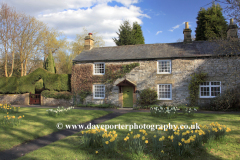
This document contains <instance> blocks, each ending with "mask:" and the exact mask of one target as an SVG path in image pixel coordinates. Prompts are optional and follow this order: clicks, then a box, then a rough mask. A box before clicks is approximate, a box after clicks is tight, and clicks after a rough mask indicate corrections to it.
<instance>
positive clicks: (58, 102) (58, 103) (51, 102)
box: [41, 96, 73, 106]
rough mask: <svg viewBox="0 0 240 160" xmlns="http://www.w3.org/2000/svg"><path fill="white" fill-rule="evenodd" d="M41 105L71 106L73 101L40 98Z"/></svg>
mask: <svg viewBox="0 0 240 160" xmlns="http://www.w3.org/2000/svg"><path fill="white" fill-rule="evenodd" d="M41 105H43V106H73V99H70V100H66V99H55V98H45V97H43V96H41Z"/></svg>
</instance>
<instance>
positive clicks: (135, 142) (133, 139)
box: [124, 129, 148, 154]
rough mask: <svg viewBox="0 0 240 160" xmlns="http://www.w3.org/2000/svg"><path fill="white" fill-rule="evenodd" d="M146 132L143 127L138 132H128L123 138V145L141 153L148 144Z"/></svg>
mask: <svg viewBox="0 0 240 160" xmlns="http://www.w3.org/2000/svg"><path fill="white" fill-rule="evenodd" d="M147 135H148V134H147V132H146V131H145V130H144V129H141V130H139V132H133V131H132V132H130V133H128V134H127V136H126V137H125V138H124V141H125V146H126V147H128V148H129V150H130V151H132V152H136V153H138V154H139V153H141V152H143V150H144V148H145V147H146V145H147V144H148V138H147Z"/></svg>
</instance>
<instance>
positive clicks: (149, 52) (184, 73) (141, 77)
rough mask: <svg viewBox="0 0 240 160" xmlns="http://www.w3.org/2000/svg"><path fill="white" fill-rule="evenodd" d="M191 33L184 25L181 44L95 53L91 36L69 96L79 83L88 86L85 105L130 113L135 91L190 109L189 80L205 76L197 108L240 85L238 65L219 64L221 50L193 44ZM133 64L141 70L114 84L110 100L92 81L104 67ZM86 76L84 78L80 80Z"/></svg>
mask: <svg viewBox="0 0 240 160" xmlns="http://www.w3.org/2000/svg"><path fill="white" fill-rule="evenodd" d="M191 32H192V31H191V29H190V28H189V27H188V22H186V23H185V29H184V30H183V34H184V42H178V43H163V44H141V45H126V46H114V47H97V48H94V47H93V43H94V40H93V38H92V34H91V33H89V34H88V36H86V37H85V46H84V48H85V49H84V51H83V52H82V53H81V54H79V55H78V56H77V57H76V58H75V59H74V60H73V64H74V65H73V68H72V79H71V83H72V84H71V85H72V86H71V87H72V91H73V92H75V93H77V92H79V91H80V90H82V87H83V83H82V81H86V83H85V84H88V87H89V88H90V90H91V92H92V94H90V95H88V96H87V97H86V99H85V101H86V102H87V103H88V102H91V103H103V102H106V99H107V100H108V102H111V103H113V104H115V105H119V106H121V107H134V106H135V105H136V104H135V102H136V99H137V98H138V96H139V94H138V93H139V91H141V90H143V89H146V88H149V87H150V88H153V89H155V90H156V91H157V94H158V100H160V102H164V103H167V104H188V103H189V100H188V99H187V97H188V96H189V90H188V86H189V82H190V80H191V76H190V75H192V74H193V73H196V72H199V71H201V72H205V73H207V74H208V76H207V80H206V82H204V83H202V84H200V87H199V98H198V103H199V104H206V103H208V102H209V100H210V99H211V98H213V97H215V96H217V95H218V94H221V93H223V92H224V91H225V90H226V89H227V88H228V87H229V86H230V87H231V86H232V87H233V86H235V85H236V84H240V79H239V78H237V77H236V75H237V74H236V71H237V72H238V75H240V70H239V62H240V61H239V59H237V58H234V59H233V58H219V56H218V55H217V54H216V53H215V51H216V48H219V47H217V46H218V45H217V44H214V43H211V42H208V41H192V40H191ZM227 34H228V36H227V37H228V38H230V37H237V26H236V25H234V24H233V21H232V20H231V21H230V25H229V28H228V31H227ZM131 63H139V64H140V65H139V66H137V67H135V68H133V69H132V70H131V72H130V73H127V74H126V75H125V76H124V77H123V78H118V79H117V80H115V81H114V82H113V84H112V88H111V90H110V93H111V94H109V95H108V96H106V86H107V84H105V83H101V82H97V81H93V80H90V79H93V78H94V77H101V76H104V75H105V69H106V67H107V66H119V65H124V64H131ZM231 64H234V65H231ZM236 64H237V65H236ZM85 72H88V73H87V74H85V75H84V73H85ZM79 79H81V84H79V81H78V80H79Z"/></svg>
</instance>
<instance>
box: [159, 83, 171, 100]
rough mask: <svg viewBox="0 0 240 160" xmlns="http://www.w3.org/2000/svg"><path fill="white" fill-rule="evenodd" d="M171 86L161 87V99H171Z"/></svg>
mask: <svg viewBox="0 0 240 160" xmlns="http://www.w3.org/2000/svg"><path fill="white" fill-rule="evenodd" d="M170 88H171V87H170V85H159V91H158V92H159V98H168V99H170V98H171V90H170Z"/></svg>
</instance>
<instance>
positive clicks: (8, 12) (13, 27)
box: [0, 3, 19, 77]
mask: <svg viewBox="0 0 240 160" xmlns="http://www.w3.org/2000/svg"><path fill="white" fill-rule="evenodd" d="M0 25H1V29H0V41H1V50H2V53H3V55H2V57H4V72H5V76H6V77H11V76H12V74H13V69H14V58H15V52H16V46H15V44H16V37H17V36H18V31H19V15H18V14H17V12H16V11H15V9H14V8H10V7H8V6H7V4H5V3H2V4H1V8H0ZM8 53H11V57H9V56H8ZM9 59H11V62H10V63H11V70H10V73H9V74H8V61H9Z"/></svg>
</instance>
